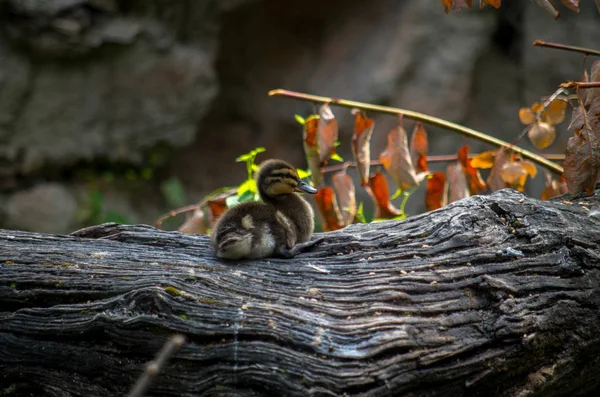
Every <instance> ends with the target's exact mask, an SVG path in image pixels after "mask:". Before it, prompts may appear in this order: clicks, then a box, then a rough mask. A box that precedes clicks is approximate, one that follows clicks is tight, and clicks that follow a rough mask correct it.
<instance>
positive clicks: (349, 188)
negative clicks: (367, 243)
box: [331, 170, 356, 226]
mask: <svg viewBox="0 0 600 397" xmlns="http://www.w3.org/2000/svg"><path fill="white" fill-rule="evenodd" d="M331 179H332V182H333V187H334V188H335V191H336V193H337V197H338V200H339V206H340V208H341V210H342V221H343V225H344V226H348V225H349V224H351V223H352V222H353V221H354V216H355V215H356V195H355V189H354V182H353V181H352V177H351V176H350V175H348V174H346V171H345V170H344V171H340V172H336V173H335V174H333V176H332V178H331Z"/></svg>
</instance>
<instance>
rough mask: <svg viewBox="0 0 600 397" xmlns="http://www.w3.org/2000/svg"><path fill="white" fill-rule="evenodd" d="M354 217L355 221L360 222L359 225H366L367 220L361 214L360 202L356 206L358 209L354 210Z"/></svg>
mask: <svg viewBox="0 0 600 397" xmlns="http://www.w3.org/2000/svg"><path fill="white" fill-rule="evenodd" d="M354 217H355V218H356V219H358V220H359V221H360V223H367V220H366V218H365V214H364V213H363V203H362V201H361V202H360V204H359V205H358V209H357V210H356V214H355V215H354Z"/></svg>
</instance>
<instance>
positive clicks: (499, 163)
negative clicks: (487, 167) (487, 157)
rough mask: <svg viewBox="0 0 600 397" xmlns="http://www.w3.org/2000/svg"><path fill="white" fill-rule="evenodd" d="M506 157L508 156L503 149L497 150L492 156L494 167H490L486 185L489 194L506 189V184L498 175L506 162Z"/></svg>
mask: <svg viewBox="0 0 600 397" xmlns="http://www.w3.org/2000/svg"><path fill="white" fill-rule="evenodd" d="M508 157H509V155H508V152H507V150H506V149H503V148H500V149H498V150H497V151H496V154H495V155H494V166H493V167H492V170H491V171H490V175H489V176H488V179H487V185H488V187H489V188H490V191H491V192H495V191H496V190H500V189H504V188H507V187H508V184H507V183H506V182H504V180H503V179H502V175H500V171H501V170H502V168H503V167H504V165H505V164H506V162H507V161H508Z"/></svg>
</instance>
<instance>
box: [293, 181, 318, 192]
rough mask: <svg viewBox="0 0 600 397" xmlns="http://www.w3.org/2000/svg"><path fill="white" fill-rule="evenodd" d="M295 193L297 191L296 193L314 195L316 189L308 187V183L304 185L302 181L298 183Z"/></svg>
mask: <svg viewBox="0 0 600 397" xmlns="http://www.w3.org/2000/svg"><path fill="white" fill-rule="evenodd" d="M296 191H298V192H306V193H310V194H315V193H317V192H318V190H317V189H315V188H314V187H312V186H310V185H309V184H308V183H306V182H304V181H300V182H298V186H296Z"/></svg>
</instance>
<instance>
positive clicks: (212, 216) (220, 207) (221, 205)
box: [208, 199, 227, 228]
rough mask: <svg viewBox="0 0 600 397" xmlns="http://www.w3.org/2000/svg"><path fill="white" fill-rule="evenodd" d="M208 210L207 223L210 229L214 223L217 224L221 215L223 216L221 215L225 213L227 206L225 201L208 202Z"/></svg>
mask: <svg viewBox="0 0 600 397" xmlns="http://www.w3.org/2000/svg"><path fill="white" fill-rule="evenodd" d="M208 209H209V211H208V223H209V225H210V227H211V228H212V227H213V226H214V225H215V223H217V221H218V220H219V218H220V217H221V215H223V213H224V212H225V211H227V204H226V203H225V199H221V200H217V201H212V200H211V201H209V202H208Z"/></svg>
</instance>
